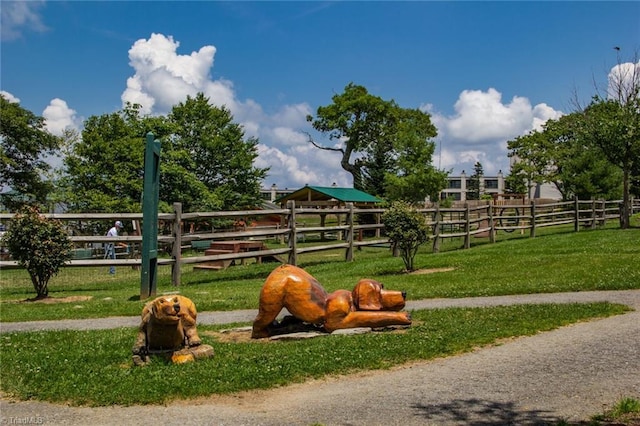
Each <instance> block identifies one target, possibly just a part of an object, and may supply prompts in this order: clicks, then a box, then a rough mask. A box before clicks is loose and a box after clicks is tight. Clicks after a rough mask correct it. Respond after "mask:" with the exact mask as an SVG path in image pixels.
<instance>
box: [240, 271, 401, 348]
mask: <svg viewBox="0 0 640 426" xmlns="http://www.w3.org/2000/svg"><path fill="white" fill-rule="evenodd" d="M405 296H406V295H405V293H402V292H400V291H389V290H384V288H383V285H382V284H381V283H379V282H377V281H374V280H371V279H362V280H360V281H359V282H358V284H357V285H356V286H355V288H354V289H353V291H348V290H337V291H334V292H333V293H330V294H328V293H327V292H326V291H325V289H324V288H323V287H322V285H321V284H320V283H319V282H318V281H317V280H316V279H315V278H314V277H313V276H311V275H310V274H309V273H308V272H306V271H305V270H303V269H301V268H298V267H296V266H293V265H282V266H280V267H278V268H276V269H275V270H273V272H271V274H270V275H269V276H268V277H267V280H266V281H265V283H264V285H263V286H262V290H261V291H260V305H259V311H258V315H257V317H256V318H255V320H254V322H253V331H252V334H251V337H252V338H254V339H257V338H262V337H268V336H270V335H271V330H270V325H271V324H272V323H273V322H274V320H275V319H276V317H277V316H278V314H279V313H280V311H281V310H282V308H286V309H287V310H288V311H289V312H290V313H291V315H293V316H294V317H295V318H297V319H298V320H301V321H303V322H305V323H309V324H313V325H317V326H320V327H322V328H323V329H324V330H325V331H327V332H332V331H334V330H338V329H344V328H355V327H371V328H376V327H385V326H389V325H410V324H411V315H410V314H409V313H408V312H400V311H401V309H403V308H404V305H405Z"/></svg>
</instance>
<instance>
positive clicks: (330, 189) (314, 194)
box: [276, 185, 382, 203]
mask: <svg viewBox="0 0 640 426" xmlns="http://www.w3.org/2000/svg"><path fill="white" fill-rule="evenodd" d="M309 199H311V200H313V201H326V200H331V199H335V200H338V201H341V202H344V203H379V202H381V201H382V200H381V199H379V198H377V197H374V196H373V195H370V194H367V193H366V192H362V191H360V190H358V189H354V188H338V187H335V186H309V185H307V186H305V187H303V188H300V189H298V190H297V191H295V192H292V193H291V194H288V195H285V196H284V197H281V198H279V199H277V200H276V202H284V201H289V200H309Z"/></svg>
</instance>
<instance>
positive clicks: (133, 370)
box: [0, 303, 628, 406]
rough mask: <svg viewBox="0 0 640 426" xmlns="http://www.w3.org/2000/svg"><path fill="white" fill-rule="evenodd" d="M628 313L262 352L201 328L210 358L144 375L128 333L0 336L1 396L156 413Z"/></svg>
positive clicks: (568, 309) (411, 332)
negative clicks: (140, 407)
mask: <svg viewBox="0 0 640 426" xmlns="http://www.w3.org/2000/svg"><path fill="white" fill-rule="evenodd" d="M627 309H628V308H626V307H624V306H621V305H614V304H609V303H592V304H567V305H546V304H545V305H520V306H503V307H494V308H469V309H463V308H451V309H437V310H421V311H415V312H414V313H413V319H414V324H413V325H412V326H411V327H410V328H408V329H406V330H402V331H395V332H391V331H387V332H375V333H369V334H365V335H348V336H323V337H318V338H315V339H310V340H301V341H288V342H268V343H267V342H265V341H264V340H260V341H249V342H245V343H225V342H222V341H219V340H218V338H217V337H216V336H217V335H216V334H215V333H212V332H213V331H215V330H219V329H220V328H221V327H218V326H215V327H214V326H201V327H199V329H200V334H201V337H202V338H203V341H204V343H205V344H210V345H212V346H213V347H214V351H215V356H214V357H212V358H210V359H206V360H201V361H198V362H195V363H190V364H181V365H170V364H165V363H164V362H162V361H160V360H158V359H154V360H153V362H152V363H151V364H150V365H147V366H145V367H135V366H133V363H132V362H131V352H130V348H131V346H132V345H133V341H134V338H135V330H134V329H133V328H120V329H115V330H99V331H42V332H25V333H9V334H0V345H1V347H0V349H1V355H2V363H1V364H0V388H1V390H2V392H5V394H6V395H7V396H9V397H14V398H18V399H34V400H45V401H51V402H64V403H70V404H73V405H89V406H108V405H114V404H118V405H132V404H162V403H167V402H170V401H173V400H178V399H189V398H195V397H200V396H207V395H212V394H226V393H232V392H238V391H246V390H251V389H268V388H272V387H276V386H283V385H287V384H290V383H295V382H303V381H305V380H308V379H311V378H321V377H325V376H328V375H343V374H350V373H355V372H358V371H365V370H377V369H388V368H391V367H394V366H398V365H402V364H403V363H407V362H411V361H417V360H428V359H433V358H436V357H442V356H447V355H452V354H458V353H461V352H465V351H470V350H473V349H474V348H477V347H479V346H484V345H490V344H495V343H496V342H498V341H499V340H500V339H504V338H510V337H512V336H522V335H530V334H535V333H537V332H539V331H547V330H551V329H554V328H556V327H560V326H562V325H566V324H570V323H574V322H577V321H582V320H588V319H591V318H594V317H605V316H610V315H616V314H621V313H623V312H625V311H626V310H627ZM167 380H169V381H170V386H167Z"/></svg>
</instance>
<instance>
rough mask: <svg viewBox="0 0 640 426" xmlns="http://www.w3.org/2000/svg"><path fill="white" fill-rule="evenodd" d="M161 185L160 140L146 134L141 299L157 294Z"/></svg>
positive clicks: (151, 134)
mask: <svg viewBox="0 0 640 426" xmlns="http://www.w3.org/2000/svg"><path fill="white" fill-rule="evenodd" d="M159 186H160V141H159V140H155V139H154V136H153V133H147V140H146V145H145V151H144V189H143V193H142V194H143V195H142V273H141V276H140V299H141V300H142V299H146V298H148V297H153V296H155V295H156V284H157V278H158V274H157V271H158V195H159Z"/></svg>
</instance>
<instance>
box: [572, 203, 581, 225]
mask: <svg viewBox="0 0 640 426" xmlns="http://www.w3.org/2000/svg"><path fill="white" fill-rule="evenodd" d="M573 204H574V207H573V213H574V215H575V220H574V222H573V230H574V231H575V232H578V231H580V202H579V201H578V197H577V196H574V197H573Z"/></svg>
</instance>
